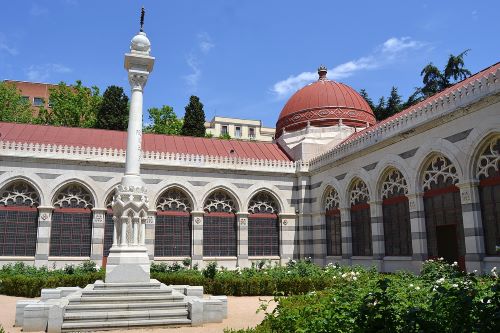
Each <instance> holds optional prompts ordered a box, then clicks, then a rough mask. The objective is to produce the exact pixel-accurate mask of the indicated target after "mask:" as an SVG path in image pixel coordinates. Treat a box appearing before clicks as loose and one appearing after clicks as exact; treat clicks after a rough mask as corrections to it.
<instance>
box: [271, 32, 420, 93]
mask: <svg viewBox="0 0 500 333" xmlns="http://www.w3.org/2000/svg"><path fill="white" fill-rule="evenodd" d="M425 45H426V43H424V42H421V41H417V40H413V39H411V38H410V37H401V38H396V37H392V38H389V39H388V40H386V41H385V42H384V43H382V44H381V45H379V46H378V47H377V48H375V51H374V52H372V53H371V54H369V55H367V56H364V57H361V58H358V59H354V60H350V61H348V62H345V63H343V64H340V65H337V66H335V67H333V68H332V69H329V70H328V78H329V79H333V80H339V79H344V78H347V77H350V76H352V75H354V74H355V73H356V72H359V71H362V70H370V69H375V68H378V67H381V66H383V65H386V64H388V63H391V62H393V61H395V60H396V59H397V58H398V57H400V56H401V55H402V54H404V52H405V51H409V50H417V49H420V48H422V47H424V46H425ZM317 78H318V74H317V73H316V72H302V73H300V74H298V75H291V76H289V77H288V78H287V79H285V80H282V81H279V82H276V83H275V84H274V85H273V87H272V88H271V91H272V92H273V93H274V94H275V95H276V96H277V97H278V98H285V97H287V96H288V95H290V94H291V93H293V92H295V91H296V90H298V89H300V88H301V87H303V86H304V85H306V84H307V83H310V82H313V81H315V80H317Z"/></svg>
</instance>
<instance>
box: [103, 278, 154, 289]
mask: <svg viewBox="0 0 500 333" xmlns="http://www.w3.org/2000/svg"><path fill="white" fill-rule="evenodd" d="M160 286H161V283H160V282H158V281H156V280H155V281H151V282H128V283H102V282H101V283H98V282H96V283H94V290H95V289H160Z"/></svg>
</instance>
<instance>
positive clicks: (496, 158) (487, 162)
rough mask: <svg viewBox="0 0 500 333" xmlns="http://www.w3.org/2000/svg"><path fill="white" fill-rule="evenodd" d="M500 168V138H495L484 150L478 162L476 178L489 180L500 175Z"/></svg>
mask: <svg viewBox="0 0 500 333" xmlns="http://www.w3.org/2000/svg"><path fill="white" fill-rule="evenodd" d="M499 168H500V138H494V139H493V140H491V141H490V143H489V144H488V146H487V147H486V148H485V149H484V151H483V153H482V154H481V156H479V160H478V162H477V170H476V177H477V178H478V179H484V178H488V177H490V176H494V175H495V174H496V173H498V171H499Z"/></svg>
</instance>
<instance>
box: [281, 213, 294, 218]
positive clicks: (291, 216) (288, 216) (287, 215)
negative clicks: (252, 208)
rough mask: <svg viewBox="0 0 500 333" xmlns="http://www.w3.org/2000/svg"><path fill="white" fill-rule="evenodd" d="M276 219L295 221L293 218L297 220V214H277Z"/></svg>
mask: <svg viewBox="0 0 500 333" xmlns="http://www.w3.org/2000/svg"><path fill="white" fill-rule="evenodd" d="M278 217H279V218H280V219H295V218H297V214H295V213H278Z"/></svg>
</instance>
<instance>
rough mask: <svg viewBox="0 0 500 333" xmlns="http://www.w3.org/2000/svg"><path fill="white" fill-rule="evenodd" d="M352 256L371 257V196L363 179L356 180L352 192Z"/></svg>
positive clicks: (350, 196)
mask: <svg viewBox="0 0 500 333" xmlns="http://www.w3.org/2000/svg"><path fill="white" fill-rule="evenodd" d="M349 198H350V203H351V230H352V255H353V256H371V255H373V251H372V227H371V217H370V204H369V203H368V201H369V200H370V196H369V194H368V187H367V186H366V184H365V182H363V181H362V180H361V179H355V180H354V182H353V184H352V186H351V191H350V195H349Z"/></svg>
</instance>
